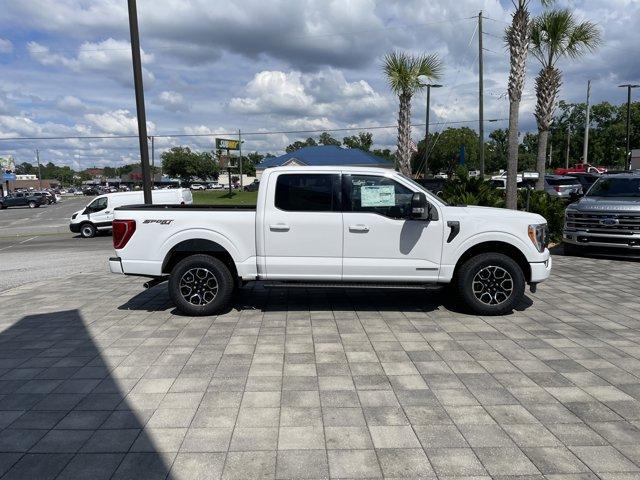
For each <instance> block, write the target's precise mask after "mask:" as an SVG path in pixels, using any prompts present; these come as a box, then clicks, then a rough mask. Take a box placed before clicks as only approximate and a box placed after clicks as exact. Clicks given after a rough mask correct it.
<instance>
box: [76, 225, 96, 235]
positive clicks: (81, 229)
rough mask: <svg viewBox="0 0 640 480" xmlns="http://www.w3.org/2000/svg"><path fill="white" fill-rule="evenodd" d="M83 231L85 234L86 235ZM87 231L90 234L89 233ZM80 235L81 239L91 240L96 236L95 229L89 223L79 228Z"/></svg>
mask: <svg viewBox="0 0 640 480" xmlns="http://www.w3.org/2000/svg"><path fill="white" fill-rule="evenodd" d="M85 229H86V232H87V233H86V234H85ZM89 231H90V232H91V233H89ZM80 235H82V237H83V238H93V237H95V236H96V227H94V226H93V225H91V224H90V223H85V224H83V225H82V226H81V227H80Z"/></svg>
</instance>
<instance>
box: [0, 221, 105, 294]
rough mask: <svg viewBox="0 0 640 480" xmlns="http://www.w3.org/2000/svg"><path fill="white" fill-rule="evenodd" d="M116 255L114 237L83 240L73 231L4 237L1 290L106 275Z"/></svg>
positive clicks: (0, 256)
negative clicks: (109, 260) (70, 278)
mask: <svg viewBox="0 0 640 480" xmlns="http://www.w3.org/2000/svg"><path fill="white" fill-rule="evenodd" d="M112 255H113V244H112V240H111V236H110V235H107V236H98V237H95V238H81V237H79V236H76V235H74V234H72V233H71V232H69V234H64V235H46V236H33V237H19V238H14V239H10V238H0V291H3V290H8V289H10V288H14V287H18V286H20V285H24V284H26V283H31V282H35V281H40V280H48V279H51V278H60V277H69V276H71V275H74V274H79V273H89V272H104V271H105V270H106V269H107V259H108V258H109V257H110V256H112Z"/></svg>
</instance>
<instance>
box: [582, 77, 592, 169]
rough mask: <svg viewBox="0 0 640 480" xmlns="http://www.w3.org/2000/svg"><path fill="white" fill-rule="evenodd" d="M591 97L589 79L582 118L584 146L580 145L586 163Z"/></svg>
mask: <svg viewBox="0 0 640 480" xmlns="http://www.w3.org/2000/svg"><path fill="white" fill-rule="evenodd" d="M590 98H591V80H589V81H587V113H586V116H585V119H584V146H583V147H582V163H583V165H586V163H587V159H588V156H589V113H590V112H589V100H590Z"/></svg>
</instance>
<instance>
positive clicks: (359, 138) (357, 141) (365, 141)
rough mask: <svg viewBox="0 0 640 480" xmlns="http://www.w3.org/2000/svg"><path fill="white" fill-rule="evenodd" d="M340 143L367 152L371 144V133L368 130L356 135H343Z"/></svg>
mask: <svg viewBox="0 0 640 480" xmlns="http://www.w3.org/2000/svg"><path fill="white" fill-rule="evenodd" d="M342 143H344V145H345V146H346V147H348V148H359V149H360V150H364V151H365V152H368V151H369V150H370V149H371V146H372V145H373V135H372V134H371V133H370V132H360V133H359V134H358V135H352V136H350V137H344V138H343V139H342Z"/></svg>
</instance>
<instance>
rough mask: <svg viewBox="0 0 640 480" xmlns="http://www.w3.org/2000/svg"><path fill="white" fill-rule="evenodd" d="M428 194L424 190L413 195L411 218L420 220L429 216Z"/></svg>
mask: <svg viewBox="0 0 640 480" xmlns="http://www.w3.org/2000/svg"><path fill="white" fill-rule="evenodd" d="M428 205H429V204H428V203H427V196H426V195H425V194H424V193H422V192H415V193H414V194H413V196H412V197H411V214H410V215H409V217H410V218H413V219H416V220H420V219H423V218H427V209H428Z"/></svg>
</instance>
